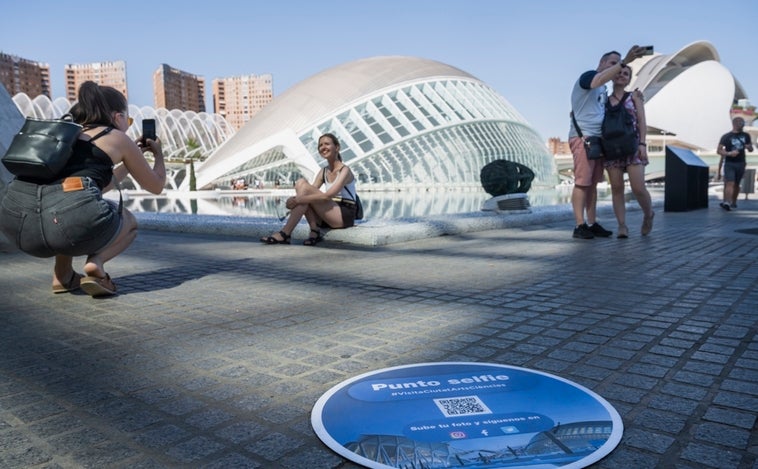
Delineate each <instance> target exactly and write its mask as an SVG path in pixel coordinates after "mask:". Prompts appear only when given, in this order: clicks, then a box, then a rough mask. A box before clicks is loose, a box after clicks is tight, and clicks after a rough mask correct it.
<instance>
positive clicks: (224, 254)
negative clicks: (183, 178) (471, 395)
mask: <svg viewBox="0 0 758 469" xmlns="http://www.w3.org/2000/svg"><path fill="white" fill-rule="evenodd" d="M741 205H744V207H741V210H739V211H735V212H733V213H732V212H729V213H726V212H723V211H721V210H717V209H708V210H699V211H693V212H685V213H677V212H674V213H670V212H663V211H661V212H660V213H659V215H658V216H657V217H656V227H655V230H654V231H653V233H652V234H651V235H650V236H648V237H645V238H642V237H635V236H632V237H630V238H629V239H627V240H616V239H609V240H600V241H602V242H589V243H587V242H582V243H577V242H576V241H575V240H573V239H571V237H570V223H568V224H566V223H552V222H551V223H541V224H539V225H537V226H524V227H513V228H506V229H501V230H492V231H486V232H479V233H465V234H459V235H456V236H448V237H442V238H434V239H422V240H418V241H413V242H407V243H401V244H396V245H389V246H382V247H377V248H365V247H356V246H351V245H347V244H342V243H337V242H330V241H329V240H327V241H326V242H324V243H322V245H320V246H319V247H318V248H316V249H308V248H303V247H302V246H296V245H292V246H263V245H261V244H259V243H257V242H254V241H252V242H251V241H250V240H249V239H242V238H233V237H224V236H218V235H187V234H183V233H178V234H177V233H156V232H147V231H145V232H141V233H140V236H139V237H138V239H137V241H136V242H135V244H134V245H133V246H132V247H131V248H130V249H129V250H127V251H126V252H125V253H124V254H123V255H122V256H119V257H118V258H117V259H115V260H113V261H112V262H111V263H109V272H110V273H111V274H112V275H113V276H114V279H115V281H116V282H117V284H118V285H119V289H120V295H119V296H116V297H113V298H107V299H102V300H93V299H91V298H89V297H87V296H86V295H81V294H71V295H56V296H52V295H51V294H50V292H49V287H50V286H49V281H50V262H49V260H45V259H36V258H32V257H29V256H24V255H21V254H19V253H17V252H14V251H12V250H7V249H6V250H3V249H0V260H1V261H2V262H0V287H2V291H3V292H7V295H5V297H4V298H3V300H2V301H1V302H0V467H3V468H5V467H8V468H27V467H31V468H37V467H39V468H42V467H50V468H52V467H109V468H134V467H144V468H153V467H156V468H157V467H168V468H176V467H209V468H210V467H214V468H221V467H224V468H225V467H251V468H277V467H280V468H298V469H301V468H308V469H311V468H313V469H321V468H324V469H327V468H343V469H345V468H347V469H350V468H357V467H359V466H358V465H356V464H354V463H351V462H348V461H345V460H344V459H343V458H342V457H341V456H339V455H337V454H336V453H334V452H332V451H331V450H329V449H328V448H327V447H326V446H325V445H323V444H322V443H321V442H320V440H319V439H318V438H317V437H316V435H315V434H314V433H313V431H312V429H311V428H310V410H311V408H312V405H313V403H315V401H316V400H317V399H318V398H319V397H320V396H321V395H322V394H323V393H324V392H325V391H327V390H328V389H329V388H330V387H332V386H333V385H335V384H337V383H339V382H340V381H342V380H345V379H348V378H351V377H353V376H355V375H357V374H360V373H365V372H368V371H371V370H376V369H379V368H385V367H390V366H397V365H404V364H409V363H420V362H428V361H453V360H455V361H475V362H493V363H503V364H509V365H514V366H524V367H528V368H533V369H536V370H540V371H544V372H548V373H553V374H556V375H559V376H561V377H564V378H566V379H569V380H572V381H575V382H577V383H579V384H581V385H583V386H586V387H588V388H590V389H592V390H593V391H595V392H597V393H598V394H600V395H601V396H603V397H605V398H606V399H608V400H609V402H610V403H611V404H612V405H613V406H614V407H615V408H616V409H617V410H618V411H619V413H620V414H621V416H622V419H623V421H624V426H625V432H624V436H623V438H622V441H621V443H620V444H619V446H618V447H617V448H616V449H615V450H614V451H613V452H612V453H611V454H610V455H609V456H608V457H607V458H605V459H604V460H602V461H600V462H598V463H596V464H594V465H593V466H592V467H593V468H624V469H628V468H635V469H636V468H646V467H650V468H655V467H676V468H677V469H684V468H699V469H702V468H706V467H730V468H731V467H734V468H738V469H747V468H755V467H756V464H757V463H756V457H757V456H758V454H757V452H756V451H755V448H756V447H758V440H756V438H758V437H756V432H755V425H756V417H755V416H756V414H758V395H757V392H756V384H757V383H758V340H757V339H756V333H757V332H758V326H757V325H756V322H757V321H756V316H755V304H756V302H757V300H758V293H756V292H758V269H756V264H758V236H756V235H749V234H744V233H740V232H738V231H736V230H738V229H749V228H755V227H756V226H755V225H756V221H755V217H754V216H753V214H754V213H755V210H756V209H758V203H756V202H754V201H748V202H746V203H745V204H741ZM629 219H630V220H629V222H630V223H637V224H638V223H639V222H640V221H641V214H640V213H639V212H638V211H637V212H635V211H630V213H629ZM603 222H605V219H604V220H603ZM608 224H609V226H612V223H608ZM567 225H568V226H567ZM335 259H337V261H335ZM331 266H338V268H337V269H331Z"/></svg>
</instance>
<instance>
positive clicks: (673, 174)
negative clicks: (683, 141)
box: [663, 145, 708, 212]
mask: <svg viewBox="0 0 758 469" xmlns="http://www.w3.org/2000/svg"><path fill="white" fill-rule="evenodd" d="M699 208H708V165H707V164H706V163H705V162H704V161H703V160H701V159H700V157H699V156H697V155H696V154H694V153H692V152H691V151H690V150H687V149H686V148H679V147H675V146H671V145H666V183H665V187H664V201H663V210H664V211H666V212H685V211H688V210H696V209H699Z"/></svg>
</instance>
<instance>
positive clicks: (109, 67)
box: [64, 60, 129, 102]
mask: <svg viewBox="0 0 758 469" xmlns="http://www.w3.org/2000/svg"><path fill="white" fill-rule="evenodd" d="M64 71H65V74H66V99H68V100H69V101H71V102H74V101H76V100H77V93H78V91H79V86H80V85H81V84H82V83H84V82H85V81H94V82H95V83H97V84H98V85H101V86H110V87H112V88H115V89H117V90H118V91H120V92H122V93H123V94H124V96H126V99H127V100H128V99H129V93H128V91H127V87H126V62H124V61H123V60H117V61H113V62H93V63H88V64H68V65H66V66H65V67H64Z"/></svg>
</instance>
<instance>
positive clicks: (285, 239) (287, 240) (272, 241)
mask: <svg viewBox="0 0 758 469" xmlns="http://www.w3.org/2000/svg"><path fill="white" fill-rule="evenodd" d="M279 235H281V237H282V239H276V238H274V236H273V235H271V236H266V237H263V238H261V243H266V244H289V243H290V238H291V236H290V235H288V234H287V233H285V232H284V231H280V232H279Z"/></svg>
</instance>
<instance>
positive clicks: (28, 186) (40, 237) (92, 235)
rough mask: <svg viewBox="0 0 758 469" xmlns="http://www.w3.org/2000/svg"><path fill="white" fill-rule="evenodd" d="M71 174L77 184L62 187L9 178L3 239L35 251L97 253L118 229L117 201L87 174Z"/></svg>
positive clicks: (1, 211) (0, 211)
mask: <svg viewBox="0 0 758 469" xmlns="http://www.w3.org/2000/svg"><path fill="white" fill-rule="evenodd" d="M69 179H71V178H69ZM76 179H81V184H76V185H75V187H74V188H73V189H71V188H67V190H64V187H63V184H49V185H37V184H32V183H29V182H23V181H19V180H18V179H15V180H13V181H11V183H10V184H9V185H8V190H7V192H6V193H5V197H3V199H2V202H1V203H0V229H2V231H3V233H4V234H5V236H6V237H7V238H8V240H10V241H11V242H14V243H15V244H16V246H18V248H19V249H20V250H21V251H23V252H25V253H27V254H31V255H32V256H35V257H52V256H55V255H58V254H62V255H66V256H84V255H91V254H96V253H97V252H99V251H100V250H102V249H103V248H104V247H106V246H107V245H108V244H109V243H110V242H111V241H113V239H114V238H115V237H116V235H118V232H119V230H120V229H121V214H120V213H119V209H118V207H117V206H116V204H115V203H113V202H110V201H108V200H105V199H103V197H102V193H101V191H100V189H99V188H98V187H97V185H96V184H95V183H94V181H92V180H91V179H90V178H76ZM77 183H78V181H77Z"/></svg>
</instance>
